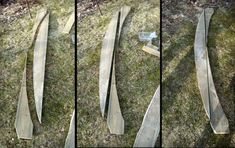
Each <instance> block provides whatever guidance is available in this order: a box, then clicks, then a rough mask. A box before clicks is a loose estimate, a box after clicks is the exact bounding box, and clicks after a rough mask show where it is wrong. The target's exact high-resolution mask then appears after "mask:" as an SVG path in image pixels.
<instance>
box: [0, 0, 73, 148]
mask: <svg viewBox="0 0 235 148" xmlns="http://www.w3.org/2000/svg"><path fill="white" fill-rule="evenodd" d="M43 7H47V8H48V10H49V12H50V25H49V38H48V48H47V59H46V72H45V85H44V100H43V110H42V124H41V125H40V124H39V123H38V121H37V118H36V111H35V105H34V98H33V89H32V62H33V48H31V49H29V57H28V58H29V60H28V63H27V68H28V70H27V86H28V90H27V92H28V97H29V101H30V110H31V116H32V119H33V122H34V136H33V139H32V140H19V139H18V138H17V135H16V131H15V127H14V122H15V116H16V108H17V103H18V95H19V91H20V82H21V79H22V73H23V68H24V61H25V56H24V51H25V50H26V48H27V47H28V45H29V41H30V37H31V33H32V32H31V29H32V26H33V23H34V18H35V15H36V12H37V10H39V9H40V8H43ZM73 8H74V5H73V1H72V0H70V1H66V2H65V3H63V4H62V3H60V1H57V0H53V1H50V2H47V1H42V2H41V4H36V5H33V6H32V8H31V12H32V15H33V20H31V19H30V18H29V15H28V14H25V15H22V16H21V17H19V18H18V19H16V20H14V21H11V22H0V23H1V24H0V43H1V47H0V67H1V68H0V69H1V71H0V73H1V74H0V119H1V120H0V147H63V146H64V142H65V138H66V136H67V133H68V129H69V123H70V118H71V114H72V111H73V108H74V89H73V88H74V87H73V84H74V83H73V76H74V66H73V65H74V62H73V57H74V56H73V55H74V54H73V53H74V47H73V45H72V43H71V37H70V35H62V34H61V33H60V32H61V29H62V28H63V27H64V25H65V23H66V21H67V19H68V17H69V15H70V12H71V11H73Z"/></svg>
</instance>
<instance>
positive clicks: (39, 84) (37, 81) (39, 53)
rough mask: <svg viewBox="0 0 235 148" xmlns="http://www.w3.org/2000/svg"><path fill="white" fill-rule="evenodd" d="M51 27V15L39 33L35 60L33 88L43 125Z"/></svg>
mask: <svg viewBox="0 0 235 148" xmlns="http://www.w3.org/2000/svg"><path fill="white" fill-rule="evenodd" d="M48 26H49V14H47V16H46V17H45V19H44V20H43V22H42V23H41V26H40V28H39V31H38V36H37V39H36V41H35V48H34V59H33V88H34V98H35V103H36V111H37V116H38V120H39V122H40V123H41V116H42V102H43V88H44V75H45V63H46V49H47V37H48Z"/></svg>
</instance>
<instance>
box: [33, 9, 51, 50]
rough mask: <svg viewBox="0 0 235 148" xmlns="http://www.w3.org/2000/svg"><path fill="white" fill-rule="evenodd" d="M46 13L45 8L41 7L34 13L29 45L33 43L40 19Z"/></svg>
mask: <svg viewBox="0 0 235 148" xmlns="http://www.w3.org/2000/svg"><path fill="white" fill-rule="evenodd" d="M46 14H47V9H45V8H43V9H41V10H39V11H38V12H37V14H36V19H35V23H34V25H33V29H32V30H33V31H32V32H33V33H32V37H31V43H30V46H29V47H31V46H32V45H33V43H34V40H35V37H36V33H37V31H38V26H39V25H40V24H41V22H42V20H43V19H44V18H45V16H46Z"/></svg>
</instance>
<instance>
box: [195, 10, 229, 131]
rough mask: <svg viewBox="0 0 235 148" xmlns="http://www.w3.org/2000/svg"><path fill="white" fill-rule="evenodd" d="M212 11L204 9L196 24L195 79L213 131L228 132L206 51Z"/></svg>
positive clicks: (227, 124)
mask: <svg viewBox="0 0 235 148" xmlns="http://www.w3.org/2000/svg"><path fill="white" fill-rule="evenodd" d="M213 13H214V10H213V9H212V8H207V9H205V10H204V11H203V12H202V14H201V16H200V18H199V22H198V25H197V30H196V35H195V43H194V54H195V63H196V71H197V81H198V87H199V90H200V94H201V97H202V101H203V105H204V108H205V111H206V114H207V115H208V117H209V119H210V124H211V127H212V129H213V131H214V133H215V134H227V133H229V123H228V119H227V118H226V115H225V114H224V111H223V109H222V106H221V105H220V102H219V98H218V96H217V93H216V90H215V86H214V82H213V78H212V73H211V68H210V64H209V57H208V51H207V35H208V28H209V22H210V18H211V16H212V14H213Z"/></svg>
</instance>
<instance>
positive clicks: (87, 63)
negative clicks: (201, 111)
mask: <svg viewBox="0 0 235 148" xmlns="http://www.w3.org/2000/svg"><path fill="white" fill-rule="evenodd" d="M123 5H128V6H131V7H132V10H131V12H130V14H129V15H128V17H127V19H126V22H125V23H124V25H123V26H124V27H123V30H122V35H121V41H120V48H119V49H118V50H117V52H116V81H117V91H118V96H119V102H120V107H121V110H122V114H123V117H124V120H125V134H124V135H121V136H116V135H111V134H110V133H109V130H108V127H107V123H106V120H105V119H103V118H102V117H101V111H100V105H99V91H98V87H99V85H98V81H99V80H98V77H99V62H100V50H101V46H102V39H103V37H104V33H105V30H106V28H107V26H108V24H109V22H110V20H111V18H112V16H113V14H114V13H115V12H116V11H117V10H119V9H120V7H121V6H123ZM100 7H101V10H102V12H103V14H104V15H103V16H101V15H100V14H99V11H98V10H97V11H95V12H94V13H92V14H90V15H88V16H86V17H85V18H83V19H82V21H81V22H79V23H78V95H79V98H78V134H77V136H78V144H79V145H80V146H132V145H133V143H134V140H135V137H136V134H137V132H138V130H139V128H140V125H141V123H142V119H143V116H144V113H145V111H146V109H147V107H148V104H149V103H150V100H151V99H152V96H153V94H154V92H155V90H156V89H157V87H158V85H159V74H160V72H159V69H160V66H159V59H158V58H157V57H155V56H152V55H150V54H148V53H145V52H144V51H142V49H141V48H142V46H143V45H144V44H146V43H142V42H140V41H139V39H138V32H140V31H157V32H158V33H159V22H160V19H159V18H160V16H159V15H160V11H159V1H156V0H150V1H145V0H127V1H124V0H119V1H112V2H104V3H102V5H100Z"/></svg>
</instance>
